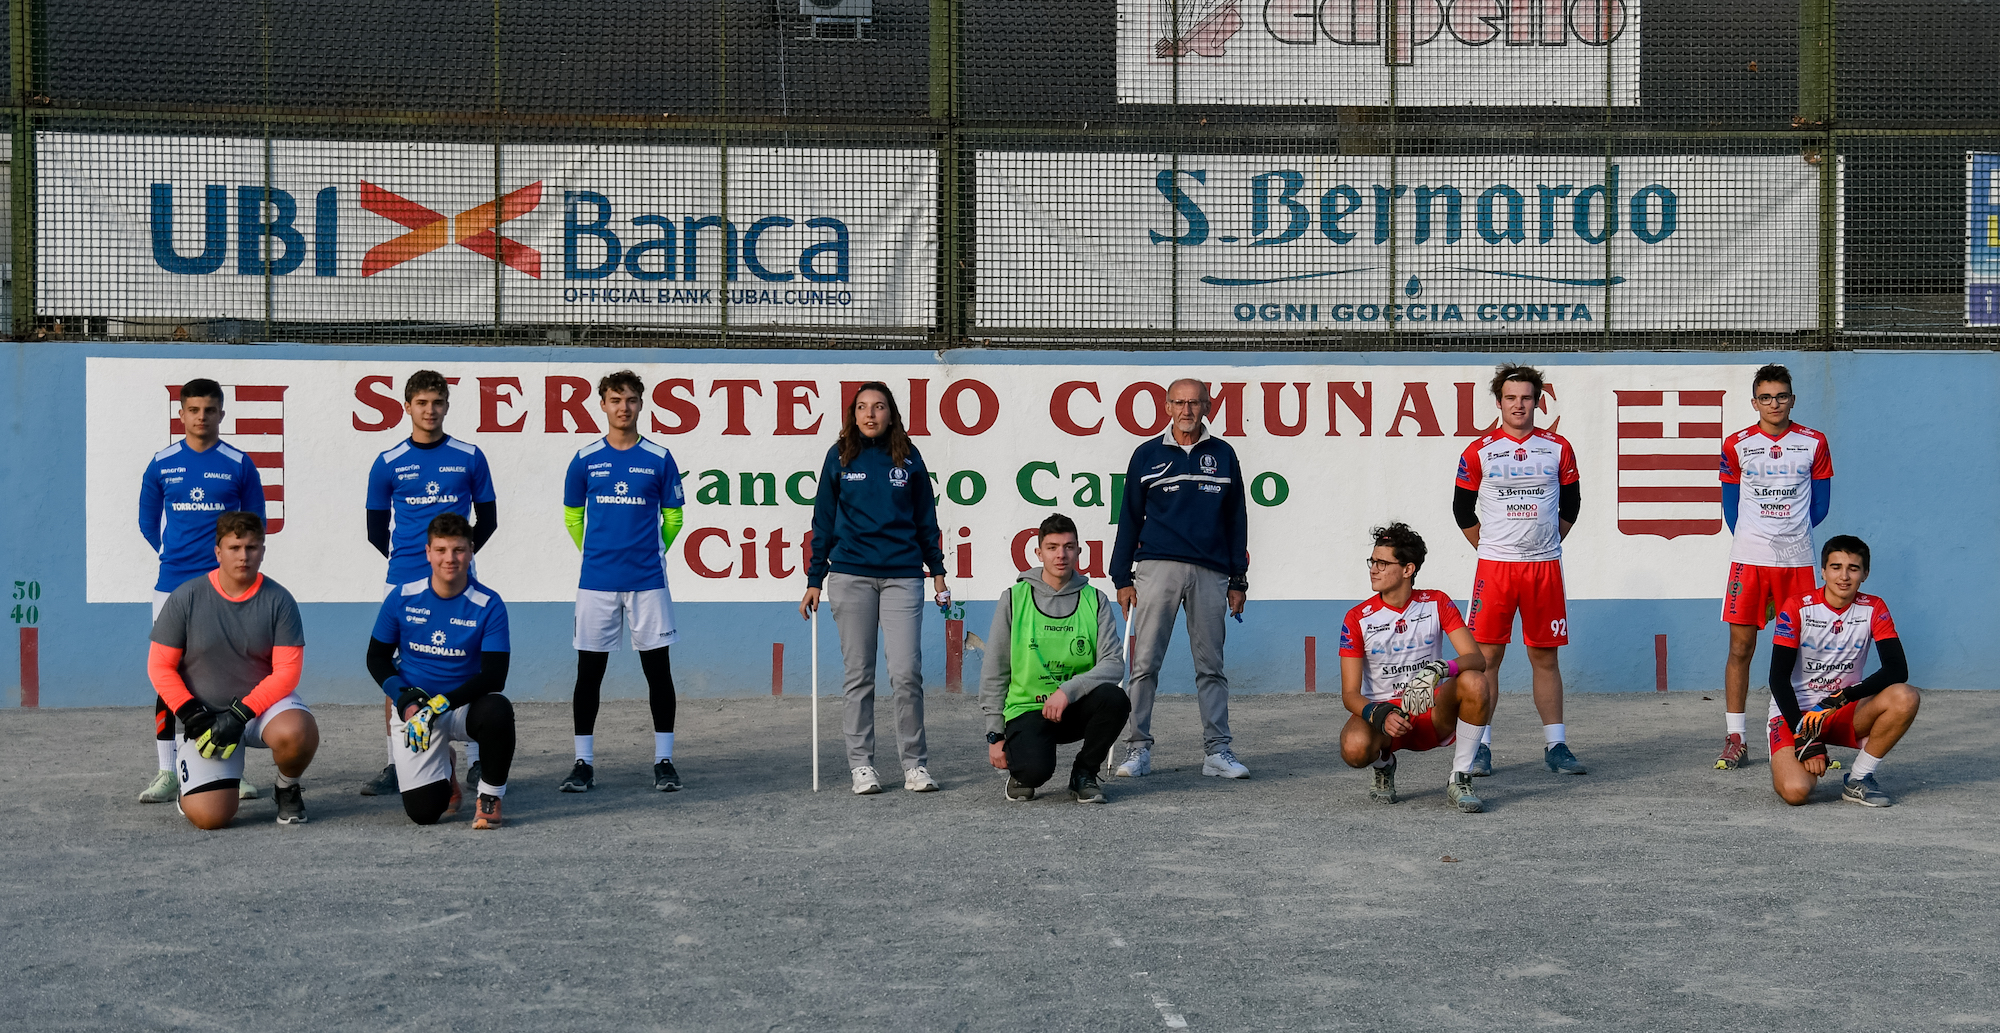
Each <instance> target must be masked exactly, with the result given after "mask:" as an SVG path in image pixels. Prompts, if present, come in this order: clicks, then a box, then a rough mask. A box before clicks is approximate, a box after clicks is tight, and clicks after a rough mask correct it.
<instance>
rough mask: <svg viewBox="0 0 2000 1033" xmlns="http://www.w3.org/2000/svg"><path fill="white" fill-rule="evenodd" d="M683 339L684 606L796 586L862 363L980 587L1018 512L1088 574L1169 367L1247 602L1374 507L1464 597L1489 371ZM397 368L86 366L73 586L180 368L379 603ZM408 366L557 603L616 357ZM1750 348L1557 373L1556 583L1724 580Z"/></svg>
mask: <svg viewBox="0 0 2000 1033" xmlns="http://www.w3.org/2000/svg"><path fill="white" fill-rule="evenodd" d="M651 354H652V355H657V354H658V353H651ZM641 357H649V356H636V355H635V358H641ZM1287 358H1290V357H1287ZM689 359H690V360H692V361H675V362H638V363H635V364H634V365H633V367H632V368H633V369H635V370H636V371H637V372H638V373H639V375H640V376H641V377H643V378H644V379H645V382H646V389H647V397H648V405H647V409H646V412H645V413H644V414H643V415H642V416H641V430H642V432H643V433H644V434H645V435H646V436H647V437H648V438H650V439H651V440H653V441H656V442H658V443H660V444H662V445H664V446H666V447H667V448H668V449H669V450H671V452H672V453H673V455H674V458H675V460H676V462H677V463H678V465H679V467H680V469H681V470H682V471H684V472H685V474H686V477H685V481H684V484H685V487H686V489H687V491H686V494H687V498H688V508H687V514H686V524H685V527H684V529H683V530H682V531H681V534H680V537H679V539H678V540H677V541H676V542H675V543H674V545H673V547H672V549H671V551H670V553H669V556H668V576H669V578H670V580H671V584H672V586H673V593H674V597H675V598H676V599H677V600H680V601H682V602H693V603H699V602H704V601H732V602H745V601H784V600H796V599H797V598H798V597H799V595H800V594H801V593H802V592H803V591H804V589H805V578H804V574H803V567H804V565H805V560H806V550H807V548H808V545H807V533H808V532H809V531H810V529H811V522H812V500H813V498H814V496H815V494H816V492H817V482H818V476H819V471H820V468H821V464H822V462H823V460H824V458H825V456H826V453H827V450H828V447H829V446H830V445H831V444H832V443H833V441H834V439H835V436H836V434H837V432H838V430H839V426H840V415H839V412H840V409H841V406H842V399H843V398H844V397H846V396H848V395H849V394H851V392H852V391H853V390H854V388H855V387H856V386H857V385H859V384H860V383H862V382H865V381H869V380H876V379H880V380H883V381H886V382H887V383H888V384H889V385H890V386H891V387H892V388H893V389H894V390H895V391H896V393H897V395H898V401H899V403H900V405H901V407H902V411H903V412H904V414H905V420H906V423H907V425H908V427H909V430H910V433H911V435H912V440H913V441H914V442H915V444H916V445H917V448H918V449H919V451H920V452H921V454H922V456H923V459H924V462H925V464H926V466H927V467H928V469H929V471H930V473H931V475H932V478H933V482H934V485H935V490H936V493H937V495H938V497H939V500H940V501H939V514H940V515H939V524H940V527H941V529H942V531H943V550H944V554H945V557H946V565H947V568H948V570H949V573H950V575H951V578H952V582H953V588H954V591H955V592H956V593H957V594H958V595H959V596H960V597H961V598H966V599H976V598H991V597H994V596H997V595H998V594H999V593H1000V592H1001V591H1002V590H1003V589H1004V588H1005V587H1006V585H1008V584H1009V583H1011V582H1012V580H1013V579H1014V577H1015V575H1016V574H1017V573H1018V572H1019V571H1020V570H1022V569H1025V567H1026V566H1027V565H1028V562H1029V560H1028V558H1027V557H1028V550H1029V547H1030V537H1031V535H1032V530H1033V528H1034V527H1035V525H1036V524H1037V523H1039V522H1040V520H1041V519H1042V518H1043V517H1045V516H1047V515H1048V514H1049V513H1050V512H1055V511H1059V512H1063V513H1067V514H1069V515H1070V516H1071V517H1072V518H1074V519H1075V520H1076V522H1077V524H1078V526H1079V527H1080V528H1081V529H1082V534H1083V539H1084V543H1085V544H1084V555H1083V565H1084V569H1085V570H1086V571H1087V572H1088V573H1090V574H1091V575H1092V576H1093V577H1095V576H1099V575H1101V574H1103V573H1105V571H1106V568H1107V566H1108V564H1109V562H1110V556H1111V548H1112V545H1113V543H1114V542H1115V540H1116V536H1117V531H1118V528H1117V526H1116V523H1115V520H1116V518H1117V513H1118V507H1117V500H1118V499H1119V498H1120V497H1121V493H1122V492H1123V490H1124V487H1125V483H1126V473H1127V464H1128V462H1129V460H1130V458H1131V455H1132V451H1133V449H1134V448H1135V447H1136V445H1137V444H1138V443H1139V442H1140V441H1142V440H1143V439H1144V438H1146V437H1150V436H1154V435H1158V434H1161V433H1163V432H1164V430H1165V428H1166V417H1165V416H1164V415H1163V411H1164V410H1163V405H1162V402H1163V401H1164V399H1165V395H1166V387H1167V385H1168V384H1170V383H1171V382H1172V381H1173V380H1174V379H1175V378H1177V377H1181V376H1192V377H1196V378H1200V379H1203V380H1204V381H1205V382H1207V383H1208V384H1210V385H1211V390H1212V393H1213V395H1214V398H1215V409H1214V412H1213V414H1212V416H1211V419H1210V425H1211V428H1212V431H1213V432H1214V433H1215V434H1216V435H1217V436H1219V437H1220V438H1222V439H1223V440H1224V441H1227V442H1229V443H1230V444H1231V445H1232V446H1233V447H1234V448H1235V450H1236V452H1237V454H1238V456H1239V457H1240V459H1241V461H1242V464H1243V467H1244V471H1245V477H1246V479H1247V481H1248V483H1247V485H1246V486H1245V487H1246V488H1247V493H1248V497H1249V503H1248V511H1249V521H1250V523H1249V528H1250V534H1249V550H1250V568H1249V569H1250V575H1249V576H1250V581H1251V584H1252V595H1253V597H1254V598H1257V599H1266V600H1282V599H1309V600H1324V599H1359V598H1363V597H1365V596H1366V595H1367V594H1368V588H1367V572H1366V570H1365V568H1364V566H1363V562H1362V561H1363V560H1364V559H1366V558H1367V555H1368V551H1369V538H1368V530H1369V528H1370V527H1372V526H1375V525H1380V524H1385V523H1388V522H1390V521H1393V520H1403V521H1407V522H1409V523H1410V524H1411V525H1412V526H1414V527H1416V528H1417V529H1418V530H1419V531H1420V532H1421V533H1423V534H1424V535H1425V536H1426V538H1427V539H1428V540H1429V543H1430V549H1431V558H1430V560H1429V562H1428V563H1427V564H1426V565H1425V567H1424V570H1423V579H1422V583H1423V584H1426V585H1428V586H1430V587H1435V588H1441V589H1444V590H1446V591H1449V592H1451V593H1452V594H1453V595H1455V596H1461V597H1462V596H1463V595H1465V594H1466V593H1467V592H1468V591H1469V589H1470V587H1471V576H1472V571H1473V565H1474V556H1473V550H1472V548H1471V547H1470V546H1469V545H1468V544H1467V543H1466V542H1465V540H1464V539H1463V538H1462V537H1461V534H1460V531H1459V529H1458V527H1457V525H1456V523H1455V522H1454V521H1453V519H1452V512H1451V503H1452V484H1453V478H1454V475H1455V474H1456V472H1457V465H1458V459H1459V455H1460V453H1461V452H1463V451H1464V449H1465V448H1466V446H1467V445H1468V444H1469V443H1470V442H1471V441H1472V439H1474V438H1476V437H1478V436H1479V435H1481V434H1482V433H1484V432H1485V431H1486V430H1487V429H1488V428H1489V427H1491V426H1492V425H1493V422H1494V418H1495V415H1496V410H1495V407H1494V402H1493V398H1492V396H1491V394H1490V393H1489V390H1488V381H1489V379H1490V378H1491V376H1492V372H1493V371H1492V368H1491V367H1490V366H1485V365H1471V364H1467V365H1365V366H1363V365H1339V364H1325V365H1318V364H1310V363H1309V362H1303V361H1300V362H1285V363H1282V364H1272V365H1256V364H1246V365H1226V364H1211V363H1206V362H1204V363H1195V364H1190V365H1186V366H1181V365H1163V364H1160V363H1157V362H1149V361H1146V360H1144V359H1143V358H1135V357H1129V356H1116V357H1107V356H1102V355H1098V356H1090V357H1088V358H1087V359H1086V358H1082V357H1079V358H1077V359H1075V360H1071V359H1068V358H1065V357H1062V356H1049V357H1048V361H1022V360H1021V359H1018V358H1013V357H985V358H981V359H978V360H977V361H972V362H964V363H954V362H951V361H942V362H940V361H910V360H908V359H903V360H900V361H884V360H883V359H882V358H881V357H879V356H871V355H869V354H866V353H860V352H838V353H828V354H826V355H824V356H815V357H812V358H811V359H803V358H799V357H789V356H786V357H778V356H773V355H771V354H768V353H766V354H762V355H754V356H753V355H744V356H740V357H738V356H729V355H725V354H723V353H717V352H702V353H695V354H693V355H690V356H689ZM418 365H419V364H418V363H414V362H408V361H404V362H395V361H390V360H388V359H384V358H370V357H365V356H364V357H360V358H355V359H352V360H344V359H343V360H321V359H284V358H271V359H199V358H126V357H113V356H96V357H91V358H89V359H87V360H86V379H87V387H86V395H87V397H89V398H92V399H96V400H99V401H100V402H101V403H102V404H100V405H98V406H96V407H95V408H94V409H93V416H92V418H91V419H90V420H89V421H88V422H87V429H86V455H87V459H86V476H85V482H86V485H87V487H86V489H85V492H86V500H85V501H86V522H87V541H88V543H89V544H88V556H87V583H88V601H89V602H93V603H97V602H144V601H147V600H149V599H150V598H151V592H152V587H153V580H154V576H155V570H156V560H155V558H154V556H153V554H152V552H151V550H150V548H149V547H148V546H147V544H146V541H145V539H144V538H142V537H141V536H140V534H139V531H138V528H137V527H136V526H134V524H135V520H134V517H135V515H136V513H137V511H138V492H139V481H140V475H141V472H142V470H144V468H145V466H146V463H147V460H148V458H149V457H150V456H151V455H152V454H153V453H154V452H156V451H157V450H159V449H160V448H162V447H164V446H165V445H166V444H168V442H169V441H171V440H173V437H174V435H175V433H176V431H175V427H174V424H173V413H174V409H173V403H172V389H173V388H174V386H175V385H178V384H181V383H182V382H184V381H186V380H189V379H191V378H193V377H197V376H203V377H212V378H215V379H216V380H218V381H220V382H221V383H222V384H224V385H225V388H226V391H227V392H228V398H229V399H230V401H228V402H227V410H226V412H227V419H226V421H225V423H224V427H223V435H224V440H229V441H239V440H240V438H242V437H243V436H248V435H255V436H256V437H255V440H254V441H249V442H246V443H245V444H246V448H248V449H249V450H251V451H253V453H254V454H255V455H256V456H257V458H258V461H259V463H260V466H271V467H274V468H282V474H281V476H279V477H276V478H274V477H272V476H271V475H270V474H268V473H267V474H266V484H267V485H271V486H275V487H279V488H280V491H279V492H278V493H277V494H276V495H274V498H277V499H281V500H282V503H283V517H284V522H283V526H282V529H279V530H277V532H276V533H274V534H273V535H272V536H271V540H270V559H269V563H268V566H267V568H266V569H268V570H269V571H270V572H271V574H272V576H274V577H276V578H278V579H279V580H280V581H281V582H283V583H284V584H285V585H286V586H287V587H289V588H290V589H291V590H292V592H293V593H294V594H296V595H297V596H298V598H299V599H300V600H301V601H303V602H375V601H377V600H379V599H380V598H381V593H382V583H383V578H384V576H385V571H386V562H385V561H384V560H383V559H382V557H381V556H380V555H378V554H377V553H376V552H375V551H374V550H373V549H372V548H371V547H370V546H369V545H368V543H367V541H366V538H365V535H364V528H365V521H364V520H363V513H362V511H363V508H364V499H365V492H364V489H365V487H366V484H367V480H368V468H369V464H370V463H371V462H374V461H375V459H376V457H377V455H378V454H379V453H381V452H382V451H384V450H386V449H390V448H393V447H394V446H395V445H396V444H397V443H399V442H401V441H402V440H404V438H405V436H406V435H407V434H408V431H409V423H408V420H407V418H406V416H405V415H404V413H403V409H402V386H403V383H404V381H405V380H406V379H407V377H408V376H409V374H410V373H411V372H412V371H413V370H414V369H416V368H418ZM422 365H427V366H432V367H433V368H436V369H438V370H439V371H440V372H442V373H444V374H445V376H447V377H449V378H454V379H455V383H456V387H455V388H454V390H453V393H452V406H453V407H452V410H451V413H450V416H449V419H448V422H447V424H446V429H447V430H448V431H449V432H450V433H451V434H452V435H453V436H455V437H457V438H459V439H461V440H465V441H469V442H472V443H474V444H476V445H478V446H479V447H480V448H481V449H483V450H484V451H485V453H486V455H487V457H488V460H489V462H490V464H491V468H492V471H493V479H494V483H495V485H496V488H497V490H498V493H499V531H498V533H497V534H496V535H495V536H494V537H493V539H492V540H491V542H489V543H488V544H487V546H486V547H485V549H484V550H483V551H482V552H481V553H480V555H479V558H478V573H479V577H480V579H481V580H482V581H484V582H486V583H487V584H489V585H490V586H492V587H493V588H494V589H495V590H497V591H499V592H500V593H501V594H502V596H503V597H505V598H508V599H511V600H518V601H524V602H525V601H557V600H568V599H572V598H574V595H575V588H576V584H577V572H578V556H577V550H576V548H575V547H574V546H573V545H572V543H571V541H570V539H569V536H568V535H567V534H566V533H565V531H564V528H563V521H562V479H563V473H564V471H565V469H566V468H567V467H568V464H569V460H570V457H571V456H573V455H574V454H575V453H576V451H577V450H578V449H579V448H581V447H583V446H585V445H588V444H590V443H591V442H593V441H594V440H596V439H597V437H598V436H599V435H600V434H601V433H602V430H603V428H604V425H605V424H604V417H603V414H602V412H601V411H600V410H599V408H598V404H597V398H596V388H595V385H596V383H597V380H598V378H599V377H601V376H603V375H604V374H605V373H608V372H610V371H611V370H612V369H614V368H615V367H613V366H609V365H602V364H596V363H586V362H577V361H561V360H557V361H549V362H544V361H519V360H505V361H503V360H502V359H501V358H500V357H484V356H482V357H472V358H468V359H467V360H463V361H449V362H424V363H422ZM1753 368H1754V363H1752V364H1743V365H1686V366H1683V365H1662V364H1657V363H1656V364H1651V365H1644V364H1631V365H1622V364H1621V365H1585V366H1560V367H1551V368H1550V370H1549V375H1550V384H1549V388H1548V391H1547V393H1546V395H1545V397H1544V407H1545V412H1544V413H1543V415H1542V416H1541V417H1540V418H1539V425H1540V426H1543V427H1546V428H1549V429H1551V430H1553V431H1555V432H1556V433H1559V434H1561V435H1563V436H1565V437H1567V438H1569V439H1570V441H1571V442H1572V443H1573V444H1574V446H1575V451H1576V456H1577V461H1578V467H1579V469H1580V471H1581V474H1582V492H1583V510H1582V515H1581V517H1580V519H1579V521H1578V522H1577V524H1576V526H1575V529H1574V531H1573V533H1572V534H1571V535H1570V536H1569V539H1568V541H1567V543H1566V544H1565V546H1564V552H1565V561H1564V562H1565V571H1566V573H1565V577H1566V578H1567V582H1568V590H1569V594H1570V596H1571V597H1572V598H1576V599H1695V598H1713V597H1715V596H1717V595H1719V594H1720V593H1721V591H1722V587H1723V585H1722V581H1721V578H1722V576H1723V571H1724V570H1725V569H1726V558H1727V554H1728V539H1727V533H1726V531H1725V530H1724V528H1723V525H1722V520H1721V513H1720V509H1719V503H1720V501H1721V489H1720V487H1719V485H1718V482H1717V475H1716V468H1717V462H1718V454H1719V451H1720V446H1721V437H1722V435H1723V433H1724V432H1725V431H1726V430H1727V429H1731V428H1730V427H1729V422H1730V414H1736V416H1737V417H1739V418H1740V419H1741V421H1742V422H1744V423H1746V424H1747V423H1748V422H1749V420H1750V416H1749V413H1748V406H1747V405H1746V404H1744V399H1743V393H1744V391H1745V389H1746V385H1747V381H1748V377H1749V375H1750V373H1751V371H1752V369H1753ZM253 400H281V404H274V403H272V402H270V401H263V402H260V403H259V404H257V405H251V404H248V403H249V402H251V401H253Z"/></svg>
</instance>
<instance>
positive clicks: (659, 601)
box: [575, 588, 681, 653]
mask: <svg viewBox="0 0 2000 1033" xmlns="http://www.w3.org/2000/svg"><path fill="white" fill-rule="evenodd" d="M620 627H625V628H630V629H631V632H632V648H633V649H636V650H638V651H639V652H642V653H643V652H645V651H647V650H649V649H658V648H660V647H662V646H671V645H673V644H674V643H675V642H677V641H679V640H680V637H681V636H680V632H679V631H677V630H676V629H675V627H674V597H673V596H671V595H669V594H668V593H667V590H666V589H664V588H648V589H646V590H645V591H643V592H598V591H593V590H591V589H588V588H579V589H577V590H576V639H575V646H576V648H577V649H579V650H582V651H584V652H589V653H615V652H617V651H618V642H619V639H620V635H619V629H620Z"/></svg>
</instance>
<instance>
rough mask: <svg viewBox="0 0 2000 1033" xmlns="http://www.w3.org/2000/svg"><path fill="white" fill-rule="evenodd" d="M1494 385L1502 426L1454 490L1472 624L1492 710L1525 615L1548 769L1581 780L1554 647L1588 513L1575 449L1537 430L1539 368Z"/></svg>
mask: <svg viewBox="0 0 2000 1033" xmlns="http://www.w3.org/2000/svg"><path fill="white" fill-rule="evenodd" d="M1492 387H1493V397H1494V399H1495V401H1496V402H1497V403H1498V404H1499V408H1500V427H1499V429H1498V430H1494V431H1489V432H1488V433H1486V434H1485V435H1484V436H1482V437H1480V438H1479V439H1478V440H1476V441H1474V442H1473V443H1472V444H1470V445H1467V446H1466V448H1465V451H1464V452H1463V453H1461V454H1460V455H1459V457H1458V480H1457V483H1456V485H1455V486H1454V488H1453V490H1452V504H1451V510H1452V516H1453V517H1454V518H1455V519H1457V521H1458V527H1459V530H1460V531H1462V532H1464V534H1465V540H1466V541H1468V542H1471V543H1472V545H1473V548H1476V549H1478V550H1479V568H1478V571H1477V572H1476V573H1475V574H1474V575H1473V581H1472V612H1471V614H1470V619H1469V620H1468V622H1467V623H1469V624H1470V625H1471V627H1472V638H1473V641H1475V642H1478V643H1479V650H1480V652H1481V653H1483V654H1484V655H1485V657H1486V668H1487V672H1488V677H1487V678H1486V684H1487V696H1488V704H1489V705H1497V704H1498V703H1499V697H1498V696H1497V694H1496V693H1497V689H1498V686H1499V684H1500V663H1501V661H1503V660H1505V659H1506V658H1507V643H1508V642H1509V641H1511V640H1512V639H1513V637H1514V614H1515V612H1516V611H1519V612H1520V614H1521V641H1522V642H1523V643H1524V644H1526V645H1527V647H1528V666H1529V667H1530V668H1532V669H1533V671H1534V688H1535V710H1536V711H1537V712H1538V713H1539V714H1541V717H1542V738H1543V746H1542V763H1543V764H1546V765H1548V768H1549V770H1550V771H1554V772H1558V773H1561V774H1570V775H1581V774H1583V773H1584V770H1585V769H1584V766H1583V763H1582V762H1581V761H1579V760H1577V759H1576V755H1575V754H1574V753H1571V752H1570V748H1569V742H1568V739H1569V734H1568V729H1567V727H1566V726H1565V725H1564V723H1563V681H1562V668H1561V667H1560V666H1559V665H1558V664H1557V662H1556V649H1557V648H1558V647H1561V646H1566V645H1569V603H1568V600H1567V598H1566V596H1565V594H1564V590H1563V570H1562V543H1563V539H1564V538H1566V537H1568V536H1569V529H1570V527H1571V526H1573V525H1574V524H1575V523H1576V517H1577V512H1578V510H1579V509H1581V508H1582V505H1583V493H1582V488H1581V487H1580V486H1579V479H1578V476H1577V469H1576V451H1575V450H1574V449H1572V448H1570V445H1569V441H1568V439H1566V438H1564V437H1563V436H1562V435H1560V434H1552V433H1550V432H1548V431H1546V430H1540V429H1538V428H1536V426H1535V410H1536V408H1537V407H1538V406H1539V405H1540V404H1541V399H1542V374H1541V371H1540V370H1537V369H1535V368H1533V367H1531V366H1517V365H1505V366H1501V367H1500V368H1499V369H1497V370H1495V371H1494V374H1493V385H1492ZM1492 738H1493V726H1492V725H1488V726H1487V728H1486V741H1487V742H1489V743H1490V742H1491V741H1492ZM1472 773H1473V774H1474V775H1490V774H1492V773H1493V754H1492V751H1491V750H1490V749H1488V748H1487V747H1486V746H1485V745H1484V744H1482V746H1481V747H1480V749H1479V750H1478V752H1477V754H1476V756H1475V758H1474V762H1473V767H1472Z"/></svg>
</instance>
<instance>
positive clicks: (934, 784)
mask: <svg viewBox="0 0 2000 1033" xmlns="http://www.w3.org/2000/svg"><path fill="white" fill-rule="evenodd" d="M903 788H905V789H908V790H909V791H910V792H913V793H935V792H937V791H938V781H937V779H935V778H932V777H931V771H930V769H929V768H927V767H924V766H923V765H922V764H919V765H917V766H916V767H913V768H907V769H905V770H904V771H903Z"/></svg>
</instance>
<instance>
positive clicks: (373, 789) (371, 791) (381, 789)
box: [361, 764, 400, 796]
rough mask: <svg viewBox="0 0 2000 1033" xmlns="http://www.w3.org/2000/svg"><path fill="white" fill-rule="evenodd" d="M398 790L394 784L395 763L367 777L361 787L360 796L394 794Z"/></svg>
mask: <svg viewBox="0 0 2000 1033" xmlns="http://www.w3.org/2000/svg"><path fill="white" fill-rule="evenodd" d="M399 791H400V790H399V789H398V788H397V786H396V765H394V764H391V765H389V766H388V767H385V768H383V769H382V773H381V774H379V775H376V776H375V777H374V778H371V779H369V780H368V781H367V782H366V783H364V784H363V785H362V787H361V795H362V796H394V795H396V794H397V793H398V792H399Z"/></svg>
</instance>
